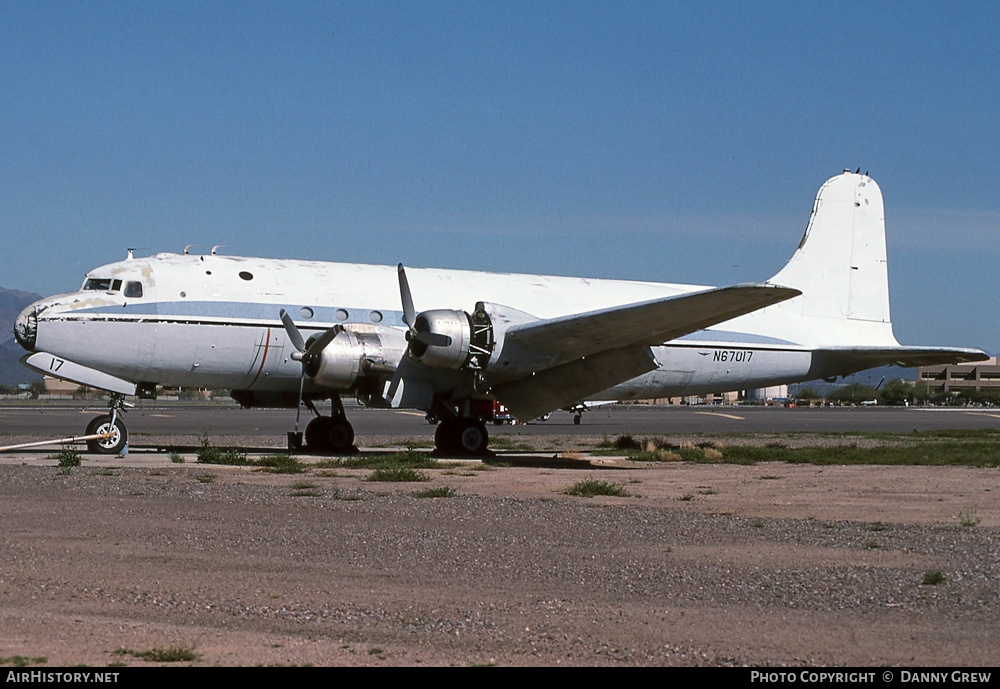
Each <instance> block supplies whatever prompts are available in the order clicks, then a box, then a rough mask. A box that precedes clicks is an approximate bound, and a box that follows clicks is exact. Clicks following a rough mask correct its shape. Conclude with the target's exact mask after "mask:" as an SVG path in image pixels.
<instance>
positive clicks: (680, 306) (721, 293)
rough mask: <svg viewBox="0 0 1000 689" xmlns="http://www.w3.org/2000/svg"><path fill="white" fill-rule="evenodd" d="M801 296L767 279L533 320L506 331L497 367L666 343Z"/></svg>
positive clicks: (517, 368)
mask: <svg viewBox="0 0 1000 689" xmlns="http://www.w3.org/2000/svg"><path fill="white" fill-rule="evenodd" d="M800 294H801V292H800V291H799V290H796V289H790V288H788V287H781V286H778V285H770V284H766V283H765V284H745V285H733V286H731V287H721V288H716V289H707V290H702V291H699V292H690V293H688V294H680V295H676V296H672V297H664V298H663V299H654V300H651V301H644V302H638V303H635V304H627V305H625V306H616V307H612V308H608V309H600V310H598V311H590V312H586V313H580V314H574V315H572V316H562V317H559V318H550V319H547V320H532V321H530V322H527V323H520V324H518V325H514V326H512V327H511V328H509V329H508V330H507V332H506V334H505V335H504V343H503V349H502V351H501V353H500V356H499V358H498V363H499V366H497V367H496V368H500V367H505V370H508V371H510V372H511V373H514V372H517V373H518V374H520V373H523V372H525V369H526V368H530V369H531V370H532V371H535V370H538V369H539V368H547V367H550V366H557V365H559V364H562V363H566V362H568V361H573V360H574V359H578V358H580V357H584V356H591V355H593V354H597V353H600V352H605V351H609V350H614V349H622V348H625V347H630V346H632V345H657V344H662V343H664V342H668V341H670V340H673V339H675V338H678V337H681V336H683V335H687V334H688V333H693V332H696V331H698V330H701V329H703V328H707V327H709V326H712V325H715V324H717V323H722V322H724V321H728V320H730V319H732V318H736V317H737V316H742V315H744V314H747V313H750V312H751V311H757V310H758V309H762V308H764V307H765V306H770V305H772V304H777V303H778V302H782V301H785V300H787V299H791V298H792V297H797V296H798V295H800ZM524 362H530V364H529V365H528V366H527V367H526V366H525V365H523V364H524ZM506 367H509V368H506ZM625 380H627V379H625Z"/></svg>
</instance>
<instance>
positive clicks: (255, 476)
mask: <svg viewBox="0 0 1000 689" xmlns="http://www.w3.org/2000/svg"><path fill="white" fill-rule="evenodd" d="M536 460H537V461H532V460H529V459H526V458H524V457H520V458H518V459H517V461H515V466H513V467H500V468H495V469H493V470H486V471H483V470H479V469H481V467H480V466H479V464H478V463H457V464H454V465H445V466H443V467H442V468H441V469H429V470H422V471H424V473H426V474H428V475H429V476H431V478H432V481H431V482H430V483H421V484H383V483H371V482H368V481H366V480H365V478H366V477H367V475H368V474H369V473H370V472H369V471H367V470H340V469H338V470H336V471H335V472H329V471H327V472H316V471H314V472H312V473H308V474H301V475H294V476H283V475H272V474H264V473H260V472H257V471H253V470H249V469H245V468H234V467H216V466H205V465H194V464H191V463H190V461H191V459H190V458H189V463H186V464H170V463H169V460H167V459H166V458H165V456H163V455H154V454H149V455H143V454H142V453H133V454H132V455H130V456H129V462H128V464H129V466H117V467H113V468H108V467H107V466H106V464H105V463H99V462H98V461H97V460H95V459H91V458H86V459H85V460H84V465H83V466H81V467H78V468H75V469H73V470H72V471H71V472H69V473H61V472H60V470H59V469H57V468H55V467H54V466H39V464H45V463H46V462H40V461H35V462H30V461H29V462H27V465H10V464H8V465H4V466H0V519H2V520H3V525H4V526H3V529H2V531H0V552H2V553H3V555H2V558H3V560H2V562H3V566H2V568H0V630H2V631H0V657H4V658H9V657H11V656H14V655H21V656H25V657H29V658H39V657H44V658H46V661H45V663H44V665H47V666H53V665H71V664H76V663H86V664H90V665H106V664H111V663H120V662H124V663H126V664H129V665H143V664H154V663H152V662H151V661H143V660H139V659H137V658H135V657H133V656H131V655H122V654H121V653H118V654H116V653H115V651H116V650H117V649H123V648H124V649H130V650H136V651H143V650H149V649H152V648H167V647H171V646H177V647H184V648H190V649H193V650H194V652H195V653H197V654H198V656H199V657H198V660H197V661H195V664H198V665H257V664H265V665H267V664H282V665H288V664H316V665H407V666H409V665H417V664H425V665H478V664H500V665H556V664H568V665H618V664H621V665H684V666H690V665H698V666H700V665H707V666H720V665H721V666H728V665H755V666H798V665H819V664H822V665H848V666H850V665H993V664H995V663H996V660H997V656H996V648H997V645H998V641H1000V623H998V616H997V606H998V602H1000V583H998V581H997V577H996V568H997V565H998V563H1000V541H998V538H997V535H998V527H1000V515H998V510H997V507H996V505H995V502H996V500H995V497H994V496H995V495H996V492H997V491H998V490H1000V485H998V484H1000V472H998V471H997V470H996V469H991V470H986V469H968V468H962V467H958V468H955V467H837V466H833V467H812V466H797V465H784V464H766V465H758V466H751V467H743V466H725V465H697V466H694V465H686V464H684V463H679V462H678V463H668V464H632V463H629V462H625V461H624V460H620V459H618V460H614V459H601V460H594V461H590V460H587V459H579V460H565V461H562V462H561V463H560V462H555V461H554V460H550V461H548V462H543V461H542V460H541V459H540V458H536ZM52 463H53V462H48V464H50V465H51V464H52ZM762 477H766V479H767V480H763V479H762ZM588 478H598V479H601V480H605V481H609V482H612V483H618V484H621V485H623V486H625V487H626V489H627V490H628V491H629V492H630V493H632V494H633V497H629V498H592V499H587V498H576V497H570V496H568V495H565V494H564V493H562V492H561V491H563V490H565V488H567V487H569V486H570V485H572V484H573V483H575V482H576V481H579V480H583V479H588ZM306 484H308V485H306ZM445 485H447V486H450V487H452V488H454V489H455V490H456V493H457V494H456V495H455V496H454V497H449V498H435V499H422V498H417V497H414V495H413V493H415V492H417V491H419V490H423V489H426V488H427V487H428V486H445ZM959 514H965V515H969V514H973V515H975V518H976V519H978V520H979V521H978V524H976V525H975V526H971V527H969V526H961V524H960V520H959V518H958V515H959ZM931 570H940V571H941V572H942V573H943V574H944V577H945V581H944V583H942V584H940V585H936V586H932V585H925V584H923V583H922V582H923V578H924V575H925V573H927V572H928V571H931Z"/></svg>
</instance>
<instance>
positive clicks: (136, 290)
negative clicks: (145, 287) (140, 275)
mask: <svg viewBox="0 0 1000 689" xmlns="http://www.w3.org/2000/svg"><path fill="white" fill-rule="evenodd" d="M124 294H125V296H126V297H128V298H129V299H142V283H141V282H135V281H130V282H126V283H125V292H124Z"/></svg>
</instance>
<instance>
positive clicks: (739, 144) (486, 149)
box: [0, 1, 1000, 352]
mask: <svg viewBox="0 0 1000 689" xmlns="http://www.w3.org/2000/svg"><path fill="white" fill-rule="evenodd" d="M998 20H1000V5H997V4H995V3H985V2H983V3H977V2H965V3H922V2H907V3H902V2H885V3H871V2H864V3H862V2H839V3H816V2H788V3H782V2H760V3H747V2H739V3H737V2H732V3H729V2H717V3H706V2H698V3H695V2H691V3H683V2H632V3H621V2H615V3H602V2H489V3H476V2H453V3H452V2H373V3H363V2H348V3H331V2H298V3H297V2H281V3H277V2H275V3H270V2H226V3H212V2H190V3H189V2H170V3H162V4H159V5H157V4H154V3H111V2H68V1H65V2H54V3H50V2H41V1H39V2H16V1H15V2H4V3H2V4H0V237H3V239H4V245H5V250H4V251H3V252H2V254H0V285H3V286H4V287H8V288H15V289H24V290H30V291H35V292H39V293H43V294H50V293H55V292H63V291H68V290H72V289H75V288H77V287H78V286H79V284H80V281H81V279H82V276H83V274H84V273H85V272H86V271H87V270H88V269H89V268H91V267H94V266H96V265H100V264H103V263H108V262H110V261H113V260H118V259H120V258H123V257H124V256H125V249H126V247H137V248H139V249H140V253H151V252H155V251H180V250H181V249H182V248H183V247H184V245H186V244H198V245H199V246H200V248H201V249H202V250H204V251H207V250H208V249H209V248H210V247H211V246H212V245H215V244H224V245H226V247H227V248H226V249H225V252H226V253H231V254H243V255H259V256H271V257H296V258H315V259H322V260H343V261H358V262H371V263H393V264H394V263H396V262H399V261H403V262H405V263H407V264H408V265H414V266H444V267H456V268H457V267H461V268H473V269H477V268H482V269H489V270H509V271H522V272H545V273H557V274H568V275H585V276H600V277H619V278H629V279H643V280H665V281H672V282H694V283H700V284H726V283H732V282H742V281H748V280H762V279H766V278H767V277H770V276H771V275H772V274H773V273H774V272H776V271H777V270H778V269H779V268H780V267H781V266H782V265H783V263H784V262H785V260H787V258H788V257H789V256H790V255H791V253H792V251H793V250H794V248H795V246H796V244H797V243H798V241H799V239H800V237H801V234H802V230H803V229H804V227H805V224H806V221H807V220H808V215H809V212H810V210H811V207H812V200H813V198H814V196H815V193H816V190H817V189H818V188H819V185H820V184H821V183H822V182H823V181H824V180H825V179H827V178H828V177H830V176H832V175H834V174H837V173H838V172H840V170H841V169H843V168H845V167H847V168H851V169H854V168H857V167H859V166H860V167H861V169H862V171H864V170H868V171H870V173H871V175H872V176H873V177H874V178H875V179H876V180H877V181H878V182H879V185H880V186H881V188H882V191H883V194H884V196H885V201H886V222H887V228H888V244H889V260H890V268H889V269H890V281H891V290H892V299H891V301H892V309H893V323H894V326H895V330H896V334H897V336H898V338H899V339H900V341H901V342H904V343H908V344H951V345H959V346H975V347H982V348H985V349H987V350H989V351H991V352H998V351H1000V332H998V328H997V319H996V314H997V313H1000V290H998V289H997V282H998V281H997V278H996V265H997V259H998V257H1000V242H998V230H1000V196H998V189H1000V136H998V134H1000V41H997V38H996V27H997V26H1000V21H998ZM469 306H470V307H471V306H472V305H471V304H470V305H469Z"/></svg>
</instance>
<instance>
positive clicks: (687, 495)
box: [677, 493, 694, 502]
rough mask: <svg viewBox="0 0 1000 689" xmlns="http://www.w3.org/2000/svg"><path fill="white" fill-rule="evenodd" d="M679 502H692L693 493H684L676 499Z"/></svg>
mask: <svg viewBox="0 0 1000 689" xmlns="http://www.w3.org/2000/svg"><path fill="white" fill-rule="evenodd" d="M677 499H678V500H680V501H681V502H691V501H692V500H694V493H685V494H684V495H682V496H680V497H679V498H677Z"/></svg>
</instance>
